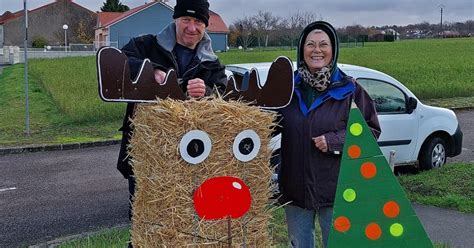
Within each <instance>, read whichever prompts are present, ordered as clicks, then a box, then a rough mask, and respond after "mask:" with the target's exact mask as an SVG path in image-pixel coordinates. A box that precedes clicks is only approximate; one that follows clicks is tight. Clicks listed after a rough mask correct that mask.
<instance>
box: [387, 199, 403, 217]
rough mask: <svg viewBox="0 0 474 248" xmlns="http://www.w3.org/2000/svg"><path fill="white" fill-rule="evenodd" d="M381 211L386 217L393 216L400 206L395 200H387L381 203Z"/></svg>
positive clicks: (398, 211) (397, 212) (395, 215)
mask: <svg viewBox="0 0 474 248" xmlns="http://www.w3.org/2000/svg"><path fill="white" fill-rule="evenodd" d="M383 213H384V214H385V216H387V217H388V218H395V217H397V216H398V214H399V213H400V206H398V204H397V203H396V202H395V201H388V202H387V203H385V204H384V205H383Z"/></svg>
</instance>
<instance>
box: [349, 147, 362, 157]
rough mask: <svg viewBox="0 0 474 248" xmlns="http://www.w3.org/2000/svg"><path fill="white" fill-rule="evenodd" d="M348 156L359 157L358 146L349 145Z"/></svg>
mask: <svg viewBox="0 0 474 248" xmlns="http://www.w3.org/2000/svg"><path fill="white" fill-rule="evenodd" d="M348 153H349V157H351V158H358V157H360V147H359V146H358V145H351V146H349V150H348Z"/></svg>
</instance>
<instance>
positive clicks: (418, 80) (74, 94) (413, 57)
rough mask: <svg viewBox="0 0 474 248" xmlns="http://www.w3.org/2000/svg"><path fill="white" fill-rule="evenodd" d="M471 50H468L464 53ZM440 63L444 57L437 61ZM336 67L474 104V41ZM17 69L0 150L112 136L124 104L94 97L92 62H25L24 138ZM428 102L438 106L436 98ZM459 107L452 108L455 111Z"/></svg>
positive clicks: (8, 77)
mask: <svg viewBox="0 0 474 248" xmlns="http://www.w3.org/2000/svg"><path fill="white" fill-rule="evenodd" d="M469 51H472V52H469ZM280 55H284V56H289V57H290V58H292V59H296V51H295V50H272V51H256V50H254V51H247V52H243V51H238V50H233V51H230V52H226V53H219V54H218V56H219V58H220V59H221V61H222V62H223V63H224V64H231V63H247V62H262V61H272V60H274V59H275V58H276V57H277V56H280ZM440 58H449V60H448V59H440ZM340 62H343V63H351V64H356V65H363V66H368V67H371V68H375V69H378V70H381V71H384V72H387V73H389V74H391V75H393V76H394V77H395V78H398V79H400V80H401V81H402V82H403V83H405V84H406V85H407V86H408V87H409V88H410V89H411V90H412V91H414V93H415V94H416V95H417V96H418V97H419V98H420V99H422V100H427V99H430V98H431V99H432V98H435V99H439V98H445V99H448V100H447V101H444V103H447V104H449V106H453V104H451V102H453V101H451V100H449V99H451V97H458V98H456V99H459V100H456V101H454V102H459V103H461V106H463V107H466V106H467V107H469V106H474V83H473V81H472V80H473V78H474V39H472V38H465V39H438V40H414V41H401V42H382V43H365V46H364V47H358V48H342V49H341V53H340ZM23 73H24V71H23V65H14V66H10V67H8V68H6V69H4V71H3V74H1V75H0V82H1V84H2V87H0V94H1V95H2V97H1V98H0V104H3V105H2V106H4V108H2V110H0V114H1V116H2V117H3V118H1V119H0V147H5V146H15V145H21V144H37V143H52V144H54V143H71V142H82V141H95V140H104V139H110V138H118V137H119V135H120V134H119V132H118V131H117V129H118V128H119V127H120V126H121V120H122V116H123V114H124V112H125V111H124V109H125V104H123V103H105V102H102V101H101V100H100V99H99V97H98V89H97V88H98V87H97V79H96V68H95V57H74V58H61V59H33V60H31V61H30V63H29V79H30V80H29V95H30V97H29V98H30V99H29V100H30V104H29V106H30V111H29V112H30V130H31V135H30V136H25V134H24V131H25V129H26V127H25V125H26V124H25V97H24V95H25V94H24V92H25V91H24V90H25V89H24V84H23ZM430 102H431V103H433V102H434V103H438V104H443V101H442V100H441V101H440V100H430ZM456 105H459V104H454V106H456Z"/></svg>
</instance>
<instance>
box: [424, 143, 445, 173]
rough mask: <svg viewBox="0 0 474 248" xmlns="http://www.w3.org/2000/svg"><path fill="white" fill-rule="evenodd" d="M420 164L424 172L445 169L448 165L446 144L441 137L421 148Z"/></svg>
mask: <svg viewBox="0 0 474 248" xmlns="http://www.w3.org/2000/svg"><path fill="white" fill-rule="evenodd" d="M419 162H420V168H421V169H423V170H430V169H434V168H441V167H443V165H444V164H445V163H446V142H445V141H444V140H443V139H442V138H440V137H433V138H431V139H429V140H428V141H427V142H425V144H423V146H422V147H421V151H420V155H419Z"/></svg>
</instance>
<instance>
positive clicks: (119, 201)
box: [0, 111, 474, 248]
mask: <svg viewBox="0 0 474 248" xmlns="http://www.w3.org/2000/svg"><path fill="white" fill-rule="evenodd" d="M457 115H458V118H459V119H460V123H461V127H462V129H463V132H464V147H465V149H464V150H463V154H462V155H461V156H459V157H456V158H454V159H450V160H449V161H460V160H462V161H474V159H473V150H474V123H473V122H474V111H461V112H458V113H457ZM118 149H119V146H118V145H114V146H106V147H96V148H89V149H79V150H70V151H55V152H40V153H29V154H28V153H27V154H17V155H7V156H0V168H1V171H0V247H18V246H19V245H21V244H25V245H29V244H38V243H44V242H46V241H50V240H54V239H56V238H59V237H64V236H68V235H74V234H79V233H83V232H90V231H95V230H98V229H101V228H104V227H112V226H117V225H123V224H127V223H128V218H127V209H128V205H127V199H128V198H127V193H128V192H127V182H126V180H124V179H123V178H122V177H121V176H120V175H119V174H118V172H117V171H116V170H115V159H116V157H117V153H118ZM415 210H416V212H417V213H418V215H419V217H420V219H421V221H422V223H423V224H424V226H425V228H426V231H427V232H428V234H429V236H430V238H431V239H432V240H433V241H435V242H446V243H449V244H451V245H453V246H454V247H466V248H472V247H473V244H474V235H472V234H473V233H474V225H473V224H472V223H474V215H472V214H463V213H459V212H456V211H450V210H445V209H439V208H434V207H427V206H420V205H415Z"/></svg>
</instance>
